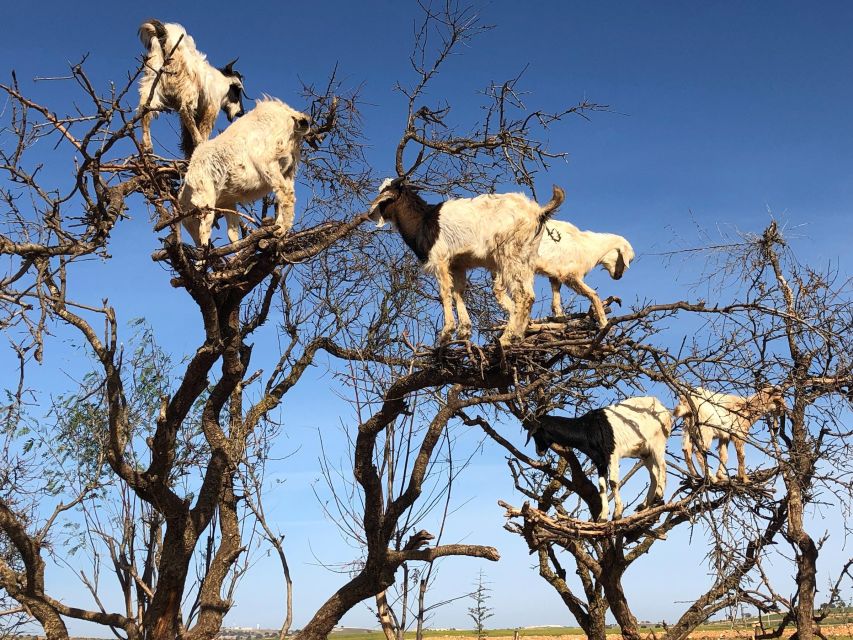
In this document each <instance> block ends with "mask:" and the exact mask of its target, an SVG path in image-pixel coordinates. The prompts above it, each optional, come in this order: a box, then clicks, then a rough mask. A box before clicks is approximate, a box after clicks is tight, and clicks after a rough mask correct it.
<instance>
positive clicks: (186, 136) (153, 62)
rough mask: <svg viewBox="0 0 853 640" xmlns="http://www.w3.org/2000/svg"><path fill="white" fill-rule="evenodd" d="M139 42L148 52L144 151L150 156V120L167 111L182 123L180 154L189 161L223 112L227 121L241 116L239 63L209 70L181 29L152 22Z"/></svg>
mask: <svg viewBox="0 0 853 640" xmlns="http://www.w3.org/2000/svg"><path fill="white" fill-rule="evenodd" d="M139 39H140V40H142V44H143V45H144V46H145V49H146V50H147V54H146V56H145V70H144V72H143V74H142V79H141V80H140V81H139V111H140V112H142V148H143V150H144V151H146V152H148V153H150V152H151V151H152V146H151V120H152V118H153V117H154V115H155V114H156V111H157V110H160V109H168V110H172V111H177V112H178V115H179V116H180V118H181V151H183V152H184V156H185V157H187V158H189V157H190V156H191V155H192V153H193V151H194V150H195V148H196V147H197V146H198V145H199V144H201V143H202V142H204V141H205V140H207V139H208V138H209V137H210V134H211V132H212V131H213V125H214V123H215V122H216V116H217V114H218V113H219V110H220V109H222V110H223V111H224V112H225V115H226V117H227V118H228V121H229V122H232V121H233V120H234V119H235V118H238V117H240V116H241V115H243V76H241V75H240V74H239V73H238V72H237V71H235V70H234V63H235V62H236V60H232V61H231V62H229V63H228V64H227V65H225V67H223V68H222V69H217V68H215V67H213V66H211V65H210V63H209V62H207V56H205V55H204V54H203V53H201V52H200V51H199V50H198V49H196V48H195V41H194V40H193V38H192V36H190V35H189V34H188V33H187V32H186V30H185V29H184V28H183V27H182V26H181V25H179V24H174V23H168V24H163V23H162V22H160V21H159V20H148V21H147V22H144V23H142V26H140V27H139Z"/></svg>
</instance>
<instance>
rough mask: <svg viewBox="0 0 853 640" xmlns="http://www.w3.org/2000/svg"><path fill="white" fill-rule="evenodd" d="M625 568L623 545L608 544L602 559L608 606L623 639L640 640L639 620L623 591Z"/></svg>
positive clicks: (602, 575)
mask: <svg viewBox="0 0 853 640" xmlns="http://www.w3.org/2000/svg"><path fill="white" fill-rule="evenodd" d="M625 568H626V565H625V557H624V554H623V553H622V547H621V544H614V543H613V542H606V543H605V544H604V553H603V554H602V559H601V578H600V579H601V586H602V587H603V588H604V595H605V597H606V598H607V604H608V605H609V606H610V611H611V612H612V613H613V617H614V618H616V623H617V624H618V625H619V628H620V629H621V630H622V637H623V638H624V639H625V640H640V630H639V628H638V625H637V618H636V617H635V616H634V614H633V613H632V612H631V608H630V607H629V606H628V599H627V598H626V597H625V591H624V590H623V589H622V574H623V573H624V571H625Z"/></svg>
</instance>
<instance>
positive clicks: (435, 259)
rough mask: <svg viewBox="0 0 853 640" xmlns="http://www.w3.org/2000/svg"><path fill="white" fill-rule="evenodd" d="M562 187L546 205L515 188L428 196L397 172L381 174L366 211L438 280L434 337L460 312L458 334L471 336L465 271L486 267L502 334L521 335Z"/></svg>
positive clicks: (504, 339) (446, 331) (444, 335)
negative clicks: (502, 319) (435, 199)
mask: <svg viewBox="0 0 853 640" xmlns="http://www.w3.org/2000/svg"><path fill="white" fill-rule="evenodd" d="M564 199H565V194H564V193H563V190H562V189H560V187H557V186H554V193H553V196H552V198H551V201H550V202H548V204H546V205H545V206H544V207H542V206H540V205H539V204H538V203H536V202H535V201H533V200H531V199H530V198H528V197H527V196H525V195H524V194H521V193H506V194H502V195H482V196H477V197H476V198H459V199H454V200H446V201H444V202H439V203H437V204H428V203H427V202H425V201H424V200H423V198H421V197H420V196H419V195H418V193H417V191H416V189H415V188H414V187H412V186H410V185H409V184H407V183H406V181H405V179H403V178H395V179H393V180H391V179H388V180H386V181H385V182H384V183H383V184H382V186H381V187H380V189H379V195H378V196H377V197H376V198H375V199H374V200H373V202H372V203H371V205H370V214H369V215H370V219H371V220H373V221H374V222H376V223H377V226H380V227H381V226H383V225H384V224H385V223H386V222H391V223H392V224H393V225H394V227H396V229H397V230H398V231H399V232H400V235H401V236H402V238H403V241H404V242H405V243H406V244H407V245H408V246H409V248H410V249H411V250H412V251H413V252H414V253H415V255H416V256H417V258H418V260H420V262H421V264H422V265H423V268H424V270H426V271H428V272H430V273H432V274H433V275H435V277H436V279H437V280H438V288H439V294H440V296H441V305H442V309H443V311H444V327H443V328H442V330H441V334H440V335H439V341H440V342H446V341H447V340H449V339H450V337H451V335H452V334H453V331H454V329H456V322H455V319H454V317H453V303H454V302H455V303H456V312H457V314H458V315H459V330H458V332H457V335H458V336H459V338H461V339H467V338H469V337H470V336H471V318H470V317H469V315H468V310H467V309H466V308H465V303H464V302H463V300H462V296H463V294H464V292H465V288H466V286H467V278H466V272H467V271H468V270H469V269H473V268H475V267H484V268H486V269H489V270H490V271H491V272H492V275H493V276H494V291H495V296H496V298H497V300H498V303H500V305H501V306H502V307H503V308H504V309H506V311H507V313H508V314H509V320H508V321H507V326H506V329H505V331H504V332H503V334H501V337H500V342H501V344H503V345H506V344H509V343H510V342H511V341H512V340H514V339H517V338H522V337H524V331H525V329H527V325H528V323H529V322H530V309H531V307H532V306H533V300H534V291H533V269H534V264H535V260H536V249H537V247H538V245H539V240H540V238H541V237H542V230H543V224H544V222H545V221H546V220H547V219H548V218H550V217H551V216H552V215H553V214H554V212H555V211H556V210H557V208H558V207H559V206H560V205H561V204H562V203H563V200H564Z"/></svg>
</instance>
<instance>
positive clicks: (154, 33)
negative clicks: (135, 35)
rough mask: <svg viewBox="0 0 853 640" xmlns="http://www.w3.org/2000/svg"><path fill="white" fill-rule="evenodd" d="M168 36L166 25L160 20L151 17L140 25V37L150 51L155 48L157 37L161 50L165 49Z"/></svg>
mask: <svg viewBox="0 0 853 640" xmlns="http://www.w3.org/2000/svg"><path fill="white" fill-rule="evenodd" d="M168 37H169V32H168V31H166V25H164V24H163V23H162V22H160V21H159V20H155V19H154V18H150V19H148V20H146V21H145V22H143V23H142V24H141V25H139V39H140V40H141V41H142V45H143V46H144V47H145V48H146V49H147V50H148V52H149V53H150V52H151V51H152V50H153V46H154V42H155V39H156V42H157V43H158V44H159V45H160V49H161V51H165V50H166V40H167V39H168Z"/></svg>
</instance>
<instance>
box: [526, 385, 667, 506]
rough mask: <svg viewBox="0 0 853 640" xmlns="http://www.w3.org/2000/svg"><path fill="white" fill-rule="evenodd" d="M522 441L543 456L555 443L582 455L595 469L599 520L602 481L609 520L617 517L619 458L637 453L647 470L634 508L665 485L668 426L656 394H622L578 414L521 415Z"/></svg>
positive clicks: (658, 495)
mask: <svg viewBox="0 0 853 640" xmlns="http://www.w3.org/2000/svg"><path fill="white" fill-rule="evenodd" d="M524 422H525V426H526V427H527V429H528V437H527V440H528V442H529V441H530V438H531V437H532V438H533V441H534V443H535V444H536V453H537V454H538V455H540V456H543V455H545V453H546V451H547V450H548V449H549V448H551V449H553V450H554V451H555V452H556V453H558V454H560V453H561V452H560V448H561V447H569V448H571V449H577V450H578V451H580V452H581V453H583V454H585V455H586V456H587V457H588V458H589V459H590V461H592V463H593V464H594V465H595V468H596V471H598V494H599V496H600V497H601V518H600V519H601V520H607V519H608V517H609V514H610V507H609V504H608V501H607V482H608V480H609V481H610V489H611V490H612V491H613V501H614V503H615V505H614V512H613V517H614V519H617V520H618V519H619V518H621V517H622V498H621V497H620V495H619V461H620V460H622V459H623V458H639V459H641V460H642V461H643V463H644V464H645V466H646V469H648V471H649V491H648V494H647V495H646V499H645V500H644V501H643V503H642V505H641V506H640V507H639V509H645V508H648V507H650V506H651V505H652V504H654V503H655V502H656V501H659V500H662V499H663V494H664V490H665V489H666V441H667V438H669V434H670V432H671V431H672V416H671V415H670V412H669V409H667V408H666V407H665V406H664V405H663V403H662V402H661V401H660V400H658V399H657V398H654V397H651V396H644V397H639V398H628V399H626V400H622V401H621V402H617V403H616V404H612V405H610V406H609V407H604V408H602V409H594V410H592V411H590V412H589V413H586V414H584V415H582V416H580V417H579V418H568V417H565V416H554V415H546V416H542V417H539V418H536V419H531V420H530V421H527V420H525V421H524Z"/></svg>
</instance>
